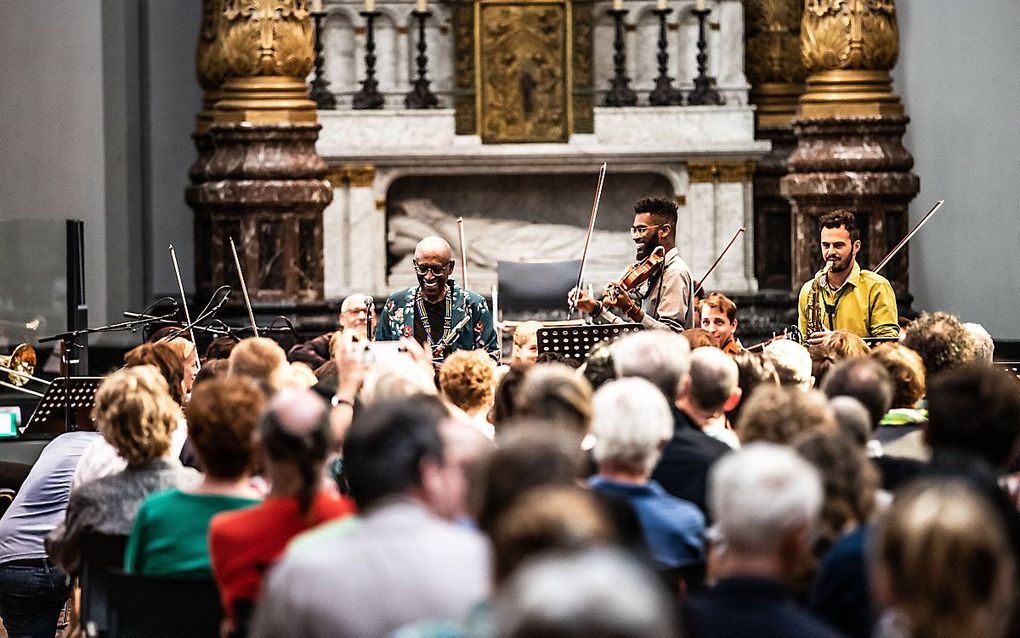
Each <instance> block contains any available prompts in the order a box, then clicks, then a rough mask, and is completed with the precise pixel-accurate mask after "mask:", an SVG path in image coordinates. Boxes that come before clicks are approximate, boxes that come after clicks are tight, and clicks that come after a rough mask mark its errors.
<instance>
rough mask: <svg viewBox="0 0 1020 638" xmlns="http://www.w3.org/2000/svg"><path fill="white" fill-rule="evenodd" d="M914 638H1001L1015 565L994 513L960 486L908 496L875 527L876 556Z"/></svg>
mask: <svg viewBox="0 0 1020 638" xmlns="http://www.w3.org/2000/svg"><path fill="white" fill-rule="evenodd" d="M872 559H873V560H874V562H875V563H876V567H877V569H878V573H879V575H880V577H881V578H882V580H881V581H880V582H883V584H884V585H886V586H887V587H888V588H889V591H888V594H889V596H888V597H889V599H890V600H889V603H890V604H891V605H892V606H893V607H895V608H897V609H898V610H900V611H902V612H903V614H904V615H905V616H906V621H907V623H908V625H909V627H910V630H911V635H912V636H917V637H920V636H924V637H925V638H957V637H958V636H1004V635H1006V630H1007V627H1008V625H1009V620H1010V613H1011V609H1012V604H1013V602H1014V592H1013V584H1014V578H1015V575H1014V574H1015V571H1016V562H1015V557H1014V555H1013V551H1012V549H1011V546H1010V542H1009V538H1008V534H1007V532H1006V530H1005V525H1003V523H1002V520H1001V518H999V516H998V515H997V514H996V512H995V510H994V509H993V508H992V506H991V505H990V504H989V503H988V502H987V501H985V500H984V498H982V497H981V496H980V495H978V494H977V493H976V492H975V491H974V490H973V489H972V488H970V487H969V486H968V485H967V484H966V483H964V482H963V481H960V480H956V481H952V480H949V481H942V482H926V483H919V484H915V485H913V486H910V487H908V488H906V489H905V490H904V491H903V492H901V493H900V495H899V496H898V497H897V499H896V500H895V501H894V502H893V505H892V507H891V508H890V509H889V511H888V512H887V513H886V515H885V517H884V518H883V520H882V521H881V522H880V524H879V526H878V530H877V533H876V537H875V544H874V554H873V556H872Z"/></svg>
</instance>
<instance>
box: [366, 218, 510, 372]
mask: <svg viewBox="0 0 1020 638" xmlns="http://www.w3.org/2000/svg"><path fill="white" fill-rule="evenodd" d="M453 266H454V261H453V250H452V249H451V248H450V244H448V243H447V242H446V240H445V239H443V238H441V237H436V236H435V235H431V236H429V237H426V238H425V239H423V240H421V241H420V242H418V246H417V247H415V249H414V273H415V275H416V276H417V277H418V285H417V286H412V287H411V288H406V289H404V290H400V291H398V292H395V293H393V294H392V295H390V296H389V297H388V298H387V299H386V303H385V304H384V305H383V311H382V315H381V316H380V317H379V323H378V325H376V328H375V338H376V340H377V341H392V340H396V339H399V338H401V337H413V338H414V339H415V340H416V341H417V342H418V343H421V344H422V345H424V346H426V347H428V348H429V349H431V350H432V356H433V359H434V361H435V362H436V363H441V362H442V361H443V360H444V359H445V358H446V356H447V355H449V354H450V353H452V352H456V351H457V350H485V351H486V352H488V353H489V356H491V357H492V358H493V359H495V360H496V362H497V363H498V362H499V358H500V344H499V342H498V341H497V339H496V330H495V329H494V328H493V324H492V313H491V312H489V306H488V304H487V303H485V299H484V298H483V297H482V296H481V295H479V294H477V293H473V292H471V291H469V290H464V289H463V288H461V287H459V286H457V285H456V283H455V282H454V281H453V280H451V279H450V275H451V274H453ZM465 313H468V314H470V318H469V319H468V321H467V323H466V324H465V325H464V326H463V327H461V328H460V329H459V330H457V329H456V328H457V326H458V324H459V323H460V322H461V321H462V320H463V319H464V316H465ZM450 339H452V343H451V344H450V345H449V346H448V347H445V348H444V347H442V346H441V342H442V341H444V340H450Z"/></svg>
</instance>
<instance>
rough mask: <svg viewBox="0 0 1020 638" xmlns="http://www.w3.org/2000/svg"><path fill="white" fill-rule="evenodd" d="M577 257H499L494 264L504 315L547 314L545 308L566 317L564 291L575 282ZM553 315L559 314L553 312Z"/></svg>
mask: <svg viewBox="0 0 1020 638" xmlns="http://www.w3.org/2000/svg"><path fill="white" fill-rule="evenodd" d="M580 268H581V260H579V259H574V260H571V261H543V262H516V261H500V262H497V264H496V278H497V281H498V283H499V308H498V310H502V311H503V312H504V313H505V317H504V318H510V317H528V318H532V317H533V316H535V315H538V314H541V316H543V318H550V314H549V311H554V312H555V311H559V313H560V315H562V317H563V318H566V311H567V293H569V292H570V289H571V288H573V287H574V284H576V283H577V272H578V270H580ZM555 316H559V315H554V316H553V318H555Z"/></svg>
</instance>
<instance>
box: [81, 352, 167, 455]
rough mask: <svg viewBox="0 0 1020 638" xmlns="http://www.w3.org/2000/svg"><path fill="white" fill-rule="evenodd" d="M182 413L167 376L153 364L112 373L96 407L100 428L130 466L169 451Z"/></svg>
mask: <svg viewBox="0 0 1020 638" xmlns="http://www.w3.org/2000/svg"><path fill="white" fill-rule="evenodd" d="M180 415H181V408H180V406H178V405H177V404H176V403H175V402H174V400H173V399H172V398H171V397H170V393H169V391H168V388H167V383H166V379H164V378H163V375H162V374H160V371H159V369H157V368H156V367H155V366H151V365H138V366H134V367H130V368H122V369H120V370H118V371H117V372H114V373H113V374H111V375H110V376H108V377H107V378H106V379H105V380H104V381H103V383H102V385H100V386H99V390H98V391H97V392H96V403H95V406H94V407H93V408H92V418H93V419H95V422H96V429H97V430H99V433H100V434H102V435H103V438H104V439H106V440H107V442H108V443H109V444H110V445H112V446H113V447H114V448H115V449H116V450H117V454H119V455H120V457H121V458H123V459H124V460H125V461H127V464H128V467H137V466H139V465H142V464H143V463H147V462H148V461H151V460H152V459H157V458H159V457H161V456H163V455H164V454H166V453H167V451H168V450H169V449H170V439H171V435H172V434H173V431H174V430H175V429H176V428H177V419H178V417H179V416H180Z"/></svg>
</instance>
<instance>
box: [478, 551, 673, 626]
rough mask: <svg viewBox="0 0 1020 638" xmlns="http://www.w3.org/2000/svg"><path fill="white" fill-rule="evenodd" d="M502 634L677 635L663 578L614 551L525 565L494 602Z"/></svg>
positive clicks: (568, 555)
mask: <svg viewBox="0 0 1020 638" xmlns="http://www.w3.org/2000/svg"><path fill="white" fill-rule="evenodd" d="M492 615H493V627H492V635H493V636H496V637H498V638H511V637H513V638H607V637H612V638H676V637H677V636H682V635H683V631H682V630H681V626H680V622H679V619H678V618H677V613H676V605H675V603H674V602H673V601H671V600H670V598H669V596H667V595H666V593H665V591H664V590H663V588H662V586H661V585H660V584H659V582H658V581H657V580H656V579H655V578H654V577H653V576H652V575H651V574H650V573H648V572H647V571H645V570H643V569H641V568H640V567H639V566H638V565H636V564H635V563H634V562H633V561H632V560H630V559H628V558H627V557H626V556H624V555H621V554H619V553H616V552H611V551H609V550H592V551H588V552H581V553H576V552H575V553H566V554H562V553H560V554H551V555H548V556H547V557H544V558H539V559H538V560H536V561H534V562H533V563H529V564H527V565H526V566H524V567H522V568H521V569H520V570H519V571H518V572H517V573H516V574H514V576H513V577H511V578H510V580H509V581H508V582H507V583H506V586H505V587H503V588H502V589H501V590H500V592H499V593H498V595H497V596H496V598H495V600H494V601H493V613H492Z"/></svg>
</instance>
